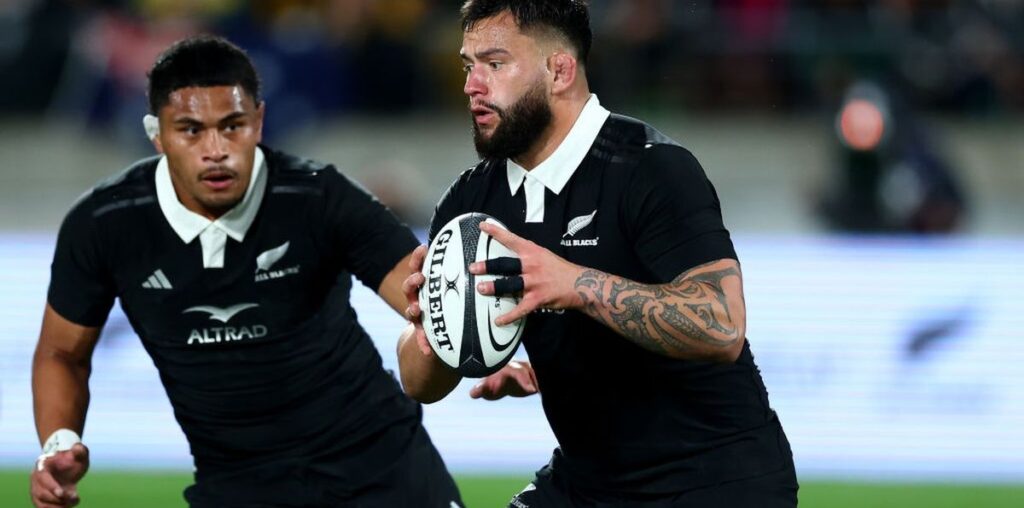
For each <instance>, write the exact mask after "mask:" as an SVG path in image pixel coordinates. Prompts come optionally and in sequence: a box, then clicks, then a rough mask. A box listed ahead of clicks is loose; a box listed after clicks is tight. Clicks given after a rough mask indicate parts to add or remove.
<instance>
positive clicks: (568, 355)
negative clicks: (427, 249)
mask: <svg viewBox="0 0 1024 508" xmlns="http://www.w3.org/2000/svg"><path fill="white" fill-rule="evenodd" d="M506 166H507V163H506V161H504V160H500V161H499V160H485V161H483V162H481V163H480V164H478V165H477V166H476V167H474V168H472V169H470V170H468V171H466V172H464V173H463V174H462V175H461V176H460V177H459V178H458V179H457V180H456V181H455V182H454V183H453V184H452V186H451V187H450V188H449V189H448V191H447V192H446V194H445V195H444V196H443V197H442V199H441V201H440V202H439V203H438V206H437V209H436V210H435V215H434V218H433V220H432V222H431V229H430V237H431V238H433V237H434V235H435V234H436V233H437V231H438V230H439V229H440V227H441V226H443V225H444V224H445V223H447V222H448V221H449V220H451V219H452V218H454V217H456V216H458V215H459V214H462V213H466V212H483V213H486V214H489V215H492V216H494V217H495V218H497V219H498V220H500V221H501V222H503V223H504V224H505V225H506V226H508V228H509V230H511V231H512V232H513V233H515V234H517V235H519V236H522V237H524V238H527V239H529V240H532V241H533V242H536V243H537V244H539V245H541V246H543V247H545V248H547V249H549V250H551V251H552V252H554V253H555V254H558V255H560V256H562V257H563V258H565V259H567V260H568V261H570V262H573V263H577V264H579V265H582V266H585V267H588V268H594V269H598V270H602V271H605V272H608V273H611V274H615V275H619V276H623V277H626V278H628V279H632V280H634V281H637V282H642V283H648V284H655V283H666V282H670V281H672V280H673V279H675V278H676V277H677V276H679V275H680V274H682V273H684V272H686V271H687V270H689V269H691V268H694V267H696V266H698V265H701V264H704V263H708V262H711V261H715V260H719V259H723V258H730V259H736V253H735V251H734V249H733V245H732V241H731V239H730V235H729V232H728V231H727V230H726V228H725V227H724V225H723V221H722V214H721V208H720V205H719V200H718V196H717V195H716V193H715V189H714V187H713V186H712V184H711V182H710V181H709V180H708V178H707V176H706V175H705V173H704V170H703V169H702V167H701V166H700V164H699V163H698V162H697V160H696V159H695V158H694V156H693V155H692V154H691V153H690V152H689V151H687V150H686V149H684V148H683V147H681V146H680V145H678V144H677V143H675V142H674V141H672V140H670V139H669V138H667V137H665V136H664V135H662V134H661V133H659V132H657V131H656V130H654V129H653V128H651V127H650V126H648V125H646V124H644V123H642V122H640V121H638V120H635V119H631V118H628V117H625V116H621V115H615V114H613V115H611V116H610V117H608V119H607V120H606V121H605V123H604V125H603V126H602V127H601V128H600V131H599V133H598V134H597V137H596V140H595V141H594V142H593V144H592V145H591V146H590V149H589V152H588V153H587V154H586V156H585V157H584V158H583V161H582V163H581V164H580V165H579V166H578V167H577V169H576V171H575V172H574V173H573V174H572V176H571V177H570V179H569V180H568V182H567V183H566V185H565V187H564V188H563V189H562V190H561V192H559V193H558V194H555V193H554V192H552V191H551V190H550V189H544V209H545V212H544V217H543V222H536V221H530V222H527V221H525V219H524V217H525V214H526V211H527V206H526V202H525V192H524V187H525V186H520V187H519V189H518V190H517V191H516V193H515V194H513V193H512V192H511V190H510V186H509V183H508V177H507V175H506V171H507V168H506ZM523 333H524V335H523V340H522V341H523V344H524V346H525V348H526V350H527V352H528V354H529V358H530V361H531V362H532V364H533V366H534V368H535V370H536V373H537V377H538V382H539V386H540V390H541V399H542V404H543V407H544V411H545V413H546V415H547V418H548V421H549V422H550V424H551V428H552V429H553V431H554V433H555V436H556V438H557V439H558V443H559V449H558V450H556V451H555V455H554V458H553V461H552V465H553V467H554V468H555V469H556V470H557V471H561V473H562V474H566V475H568V476H569V477H570V478H571V479H572V481H573V482H574V483H576V484H578V485H580V486H583V487H584V488H591V489H594V490H598V491H615V492H630V493H672V492H681V491H683V490H686V489H690V488H698V487H700V486H704V485H710V484H717V483H721V482H725V481H729V480H730V479H737V478H743V477H747V476H754V475H758V474H762V473H765V472H770V471H775V470H778V469H781V468H783V467H785V466H786V464H788V463H789V461H790V460H791V453H790V451H789V447H788V444H786V440H785V437H784V435H783V433H782V429H781V426H780V425H779V423H778V420H777V418H776V416H775V413H774V412H773V411H772V410H771V409H770V407H769V404H768V395H767V392H766V390H765V387H764V384H763V383H762V380H761V375H760V373H759V371H758V369H757V367H756V365H755V364H754V361H753V356H752V355H751V352H750V349H749V346H744V349H743V351H742V353H741V355H740V357H739V359H738V360H737V361H736V362H735V363H729V364H716V363H710V362H704V361H687V360H677V359H670V358H667V357H664V356H660V355H657V354H655V353H651V352H649V351H647V350H645V349H643V348H641V347H639V346H637V345H634V344H633V343H631V342H629V340H627V339H625V338H624V337H622V336H620V335H618V334H617V333H616V332H614V331H613V330H611V329H610V328H608V327H606V326H605V325H603V324H600V323H598V322H597V321H595V320H593V319H591V318H590V317H588V316H586V315H584V314H582V313H580V312H576V311H566V312H564V313H554V312H534V313H532V314H531V315H530V316H529V317H528V318H527V323H526V328H525V329H524V332H523Z"/></svg>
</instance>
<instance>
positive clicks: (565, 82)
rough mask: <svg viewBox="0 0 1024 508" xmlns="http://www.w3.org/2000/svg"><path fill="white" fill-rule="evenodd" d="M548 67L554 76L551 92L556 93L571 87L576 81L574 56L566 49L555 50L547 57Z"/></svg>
mask: <svg viewBox="0 0 1024 508" xmlns="http://www.w3.org/2000/svg"><path fill="white" fill-rule="evenodd" d="M548 68H549V70H550V71H551V75H552V77H553V78H554V79H553V82H552V87H551V92H552V93H555V94H558V93H561V92H564V91H566V90H568V89H569V88H571V87H572V86H573V84H575V83H576V73H577V71H578V66H577V62H576V57H574V56H572V55H571V54H570V53H568V52H566V51H557V52H555V53H554V54H553V55H551V56H550V57H549V58H548Z"/></svg>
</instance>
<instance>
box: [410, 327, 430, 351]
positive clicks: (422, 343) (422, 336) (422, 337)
mask: <svg viewBox="0 0 1024 508" xmlns="http://www.w3.org/2000/svg"><path fill="white" fill-rule="evenodd" d="M414 333H415V334H416V335H415V337H416V345H417V346H419V348H420V352H421V353H423V356H432V355H433V354H434V350H433V349H431V347H430V343H429V342H427V334H426V333H424V332H423V327H420V326H417V327H416V331H415V332H414Z"/></svg>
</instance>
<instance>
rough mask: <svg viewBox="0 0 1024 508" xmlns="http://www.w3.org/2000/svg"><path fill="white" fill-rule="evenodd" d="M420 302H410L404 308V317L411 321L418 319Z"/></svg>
mask: <svg viewBox="0 0 1024 508" xmlns="http://www.w3.org/2000/svg"><path fill="white" fill-rule="evenodd" d="M420 313H421V311H420V302H418V301H417V302H412V303H410V304H409V306H408V307H406V308H405V317H406V319H408V320H409V321H412V322H413V323H418V322H419V321H420Z"/></svg>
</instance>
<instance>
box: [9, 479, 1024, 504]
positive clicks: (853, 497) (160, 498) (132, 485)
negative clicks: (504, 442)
mask: <svg viewBox="0 0 1024 508" xmlns="http://www.w3.org/2000/svg"><path fill="white" fill-rule="evenodd" d="M531 477H532V475H530V474H524V475H519V476H475V475H456V479H457V481H458V483H459V487H460V488H461V489H462V496H463V499H464V500H465V502H466V505H467V506H468V507H470V508H493V507H505V506H508V500H509V498H510V497H511V496H512V495H513V494H515V493H516V492H518V491H519V490H521V489H522V488H523V486H525V485H526V483H527V482H528V481H529V479H530V478H531ZM189 482H190V475H188V474H183V473H126V472H114V471H102V470H101V471H93V472H90V473H89V475H88V476H86V479H85V481H83V482H82V485H81V487H80V491H81V495H82V504H80V505H79V506H80V507H83V508H107V507H111V508H120V507H127V506H139V507H143V506H144V507H146V508H170V507H179V508H180V507H183V506H185V502H184V500H183V499H182V497H181V491H182V489H183V488H185V486H186V485H188V484H189ZM0 506H2V507H4V508H21V507H30V506H31V503H30V502H29V500H28V474H27V472H23V471H11V470H7V471H0ZM800 506H802V507H808V508H855V507H856V508H889V507H892V508H976V507H978V508H1011V507H1012V508H1020V507H1022V506H1024V485H961V484H954V485H940V484H897V483H892V484H889V483H885V484H870V483H846V482H820V481H804V482H802V486H801V488H800Z"/></svg>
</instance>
